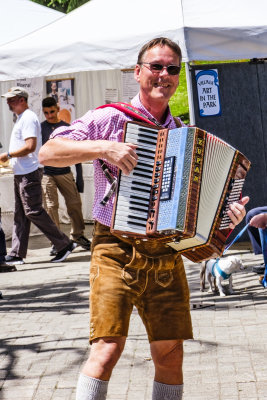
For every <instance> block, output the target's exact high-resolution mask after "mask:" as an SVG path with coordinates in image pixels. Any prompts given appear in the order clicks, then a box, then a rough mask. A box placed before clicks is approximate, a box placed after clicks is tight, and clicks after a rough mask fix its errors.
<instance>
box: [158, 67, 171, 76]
mask: <svg viewBox="0 0 267 400" xmlns="http://www.w3.org/2000/svg"><path fill="white" fill-rule="evenodd" d="M159 74H160V75H169V73H168V71H167V67H166V66H164V67H163V68H162V70H161V71H160V72H159Z"/></svg>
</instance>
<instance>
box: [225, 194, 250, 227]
mask: <svg viewBox="0 0 267 400" xmlns="http://www.w3.org/2000/svg"><path fill="white" fill-rule="evenodd" d="M248 202H249V197H248V196H245V197H243V198H242V199H241V200H239V201H238V202H235V203H233V204H230V206H229V210H228V215H229V217H230V219H231V221H232V222H231V223H230V225H229V228H231V229H234V228H235V227H236V225H238V224H240V222H241V221H242V220H243V218H244V217H245V215H246V209H245V205H246V204H247V203H248Z"/></svg>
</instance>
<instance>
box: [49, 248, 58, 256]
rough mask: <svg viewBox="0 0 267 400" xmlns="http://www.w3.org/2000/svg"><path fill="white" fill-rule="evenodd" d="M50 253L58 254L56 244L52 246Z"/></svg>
mask: <svg viewBox="0 0 267 400" xmlns="http://www.w3.org/2000/svg"><path fill="white" fill-rule="evenodd" d="M49 255H50V256H56V255H57V251H56V248H55V246H54V245H53V246H52V247H51V250H50V253H49Z"/></svg>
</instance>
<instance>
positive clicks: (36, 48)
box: [0, 0, 267, 81]
mask: <svg viewBox="0 0 267 400" xmlns="http://www.w3.org/2000/svg"><path fill="white" fill-rule="evenodd" d="M1 1H3V0H1ZM17 1H22V0H17ZM24 1H25V0H24ZM266 15H267V2H266V0H254V1H253V2H251V0H234V1H233V0H224V1H222V0H218V1H214V0H202V1H199V0H167V1H166V2H165V3H164V2H162V0H152V1H149V0H147V1H144V0H135V1H130V0H112V1H110V0H91V1H90V2H88V3H86V4H84V5H83V6H81V7H79V8H78V9H76V10H74V11H72V12H71V13H69V14H68V15H66V16H64V17H63V18H61V19H59V20H58V21H56V22H54V23H51V24H50V25H48V26H45V27H43V28H41V29H39V30H38V31H36V32H34V33H32V34H29V35H27V36H25V37H24V38H21V39H19V40H16V41H14V42H11V43H9V44H6V45H4V46H0V60H1V61H0V80H2V81H3V80H11V79H15V78H26V77H28V78H31V77H37V76H49V75H56V74H64V73H72V72H77V71H96V70H108V69H122V68H130V67H132V66H134V65H135V63H136V58H137V54H138V51H139V49H140V47H141V46H142V45H143V44H144V43H145V42H147V41H148V40H150V39H152V38H154V37H157V36H166V37H169V38H171V39H172V40H174V41H176V42H178V43H179V44H180V46H181V49H182V53H183V61H191V60H233V59H250V58H264V57H267V20H266Z"/></svg>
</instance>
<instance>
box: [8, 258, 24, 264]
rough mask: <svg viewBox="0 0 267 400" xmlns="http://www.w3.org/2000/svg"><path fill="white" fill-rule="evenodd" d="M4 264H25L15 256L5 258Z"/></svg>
mask: <svg viewBox="0 0 267 400" xmlns="http://www.w3.org/2000/svg"><path fill="white" fill-rule="evenodd" d="M5 259H6V263H7V264H9V265H22V264H25V263H24V261H23V258H21V257H16V256H6V257H5Z"/></svg>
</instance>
